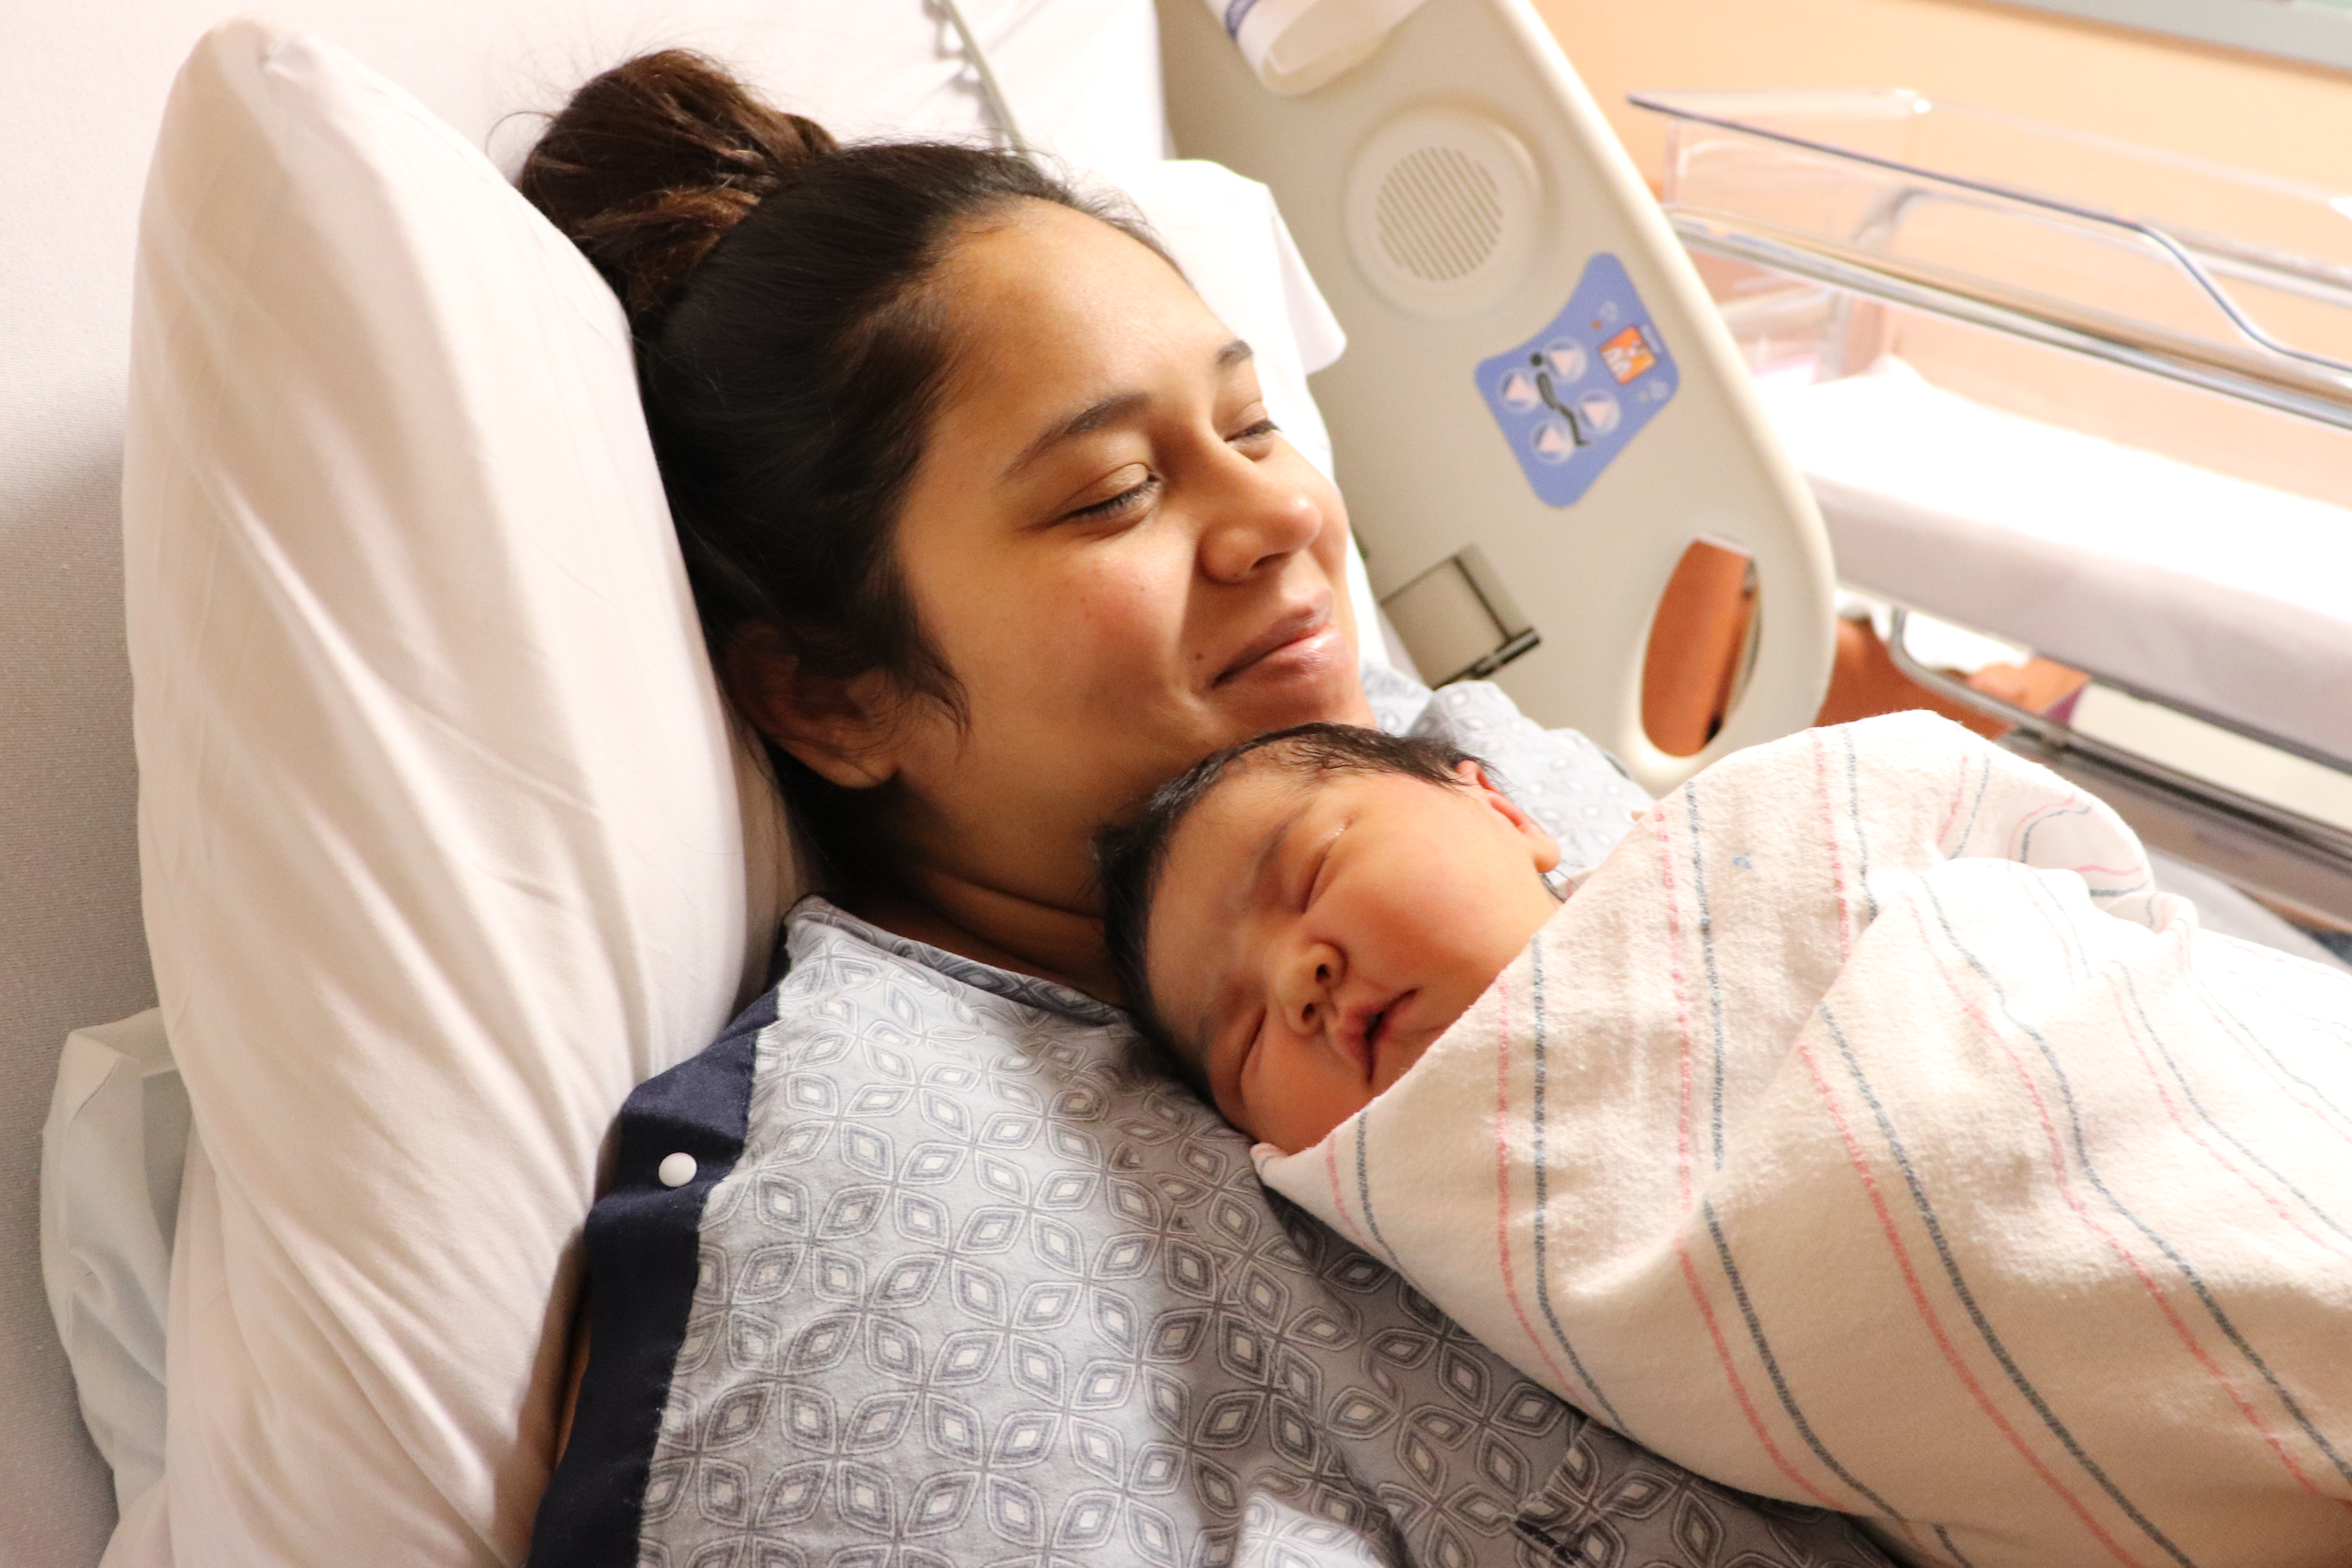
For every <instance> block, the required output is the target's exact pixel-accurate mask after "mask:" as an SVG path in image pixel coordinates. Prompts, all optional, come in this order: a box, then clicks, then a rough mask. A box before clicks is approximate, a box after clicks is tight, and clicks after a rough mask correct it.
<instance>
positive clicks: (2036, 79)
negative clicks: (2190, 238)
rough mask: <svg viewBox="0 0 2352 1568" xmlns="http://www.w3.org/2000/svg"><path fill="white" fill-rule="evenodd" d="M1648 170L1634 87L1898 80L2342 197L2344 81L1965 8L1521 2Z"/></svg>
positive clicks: (1948, 0) (2348, 180) (1824, 2)
mask: <svg viewBox="0 0 2352 1568" xmlns="http://www.w3.org/2000/svg"><path fill="white" fill-rule="evenodd" d="M1536 6H1537V9H1538V10H1539V11H1541V12H1542V13H1543V15H1544V16H1545V18H1546V19H1547V20H1548V21H1549V23H1550V24H1551V27H1552V31H1553V32H1554V33H1555V34H1556V35H1558V37H1559V40H1560V44H1561V46H1562V47H1564V48H1566V49H1567V51H1568V57H1569V58H1570V60H1572V61H1573V62H1575V65H1576V68H1577V70H1578V71H1579V72H1580V74H1581V75H1582V76H1583V78H1584V80H1585V83H1586V85H1587V86H1589V87H1590V88H1591V89H1592V92H1593V95H1594V96H1595V97H1596V98H1598V99H1600V100H1601V106H1602V107H1603V108H1604V109H1605V110H1607V111H1608V114H1609V118H1610V120H1611V123H1612V124H1613V125H1615V126H1616V128H1617V134H1618V135H1619V136H1620V137H1622V139H1623V140H1624V142H1625V145H1626V146H1627V147H1628V148H1629V149H1630V150H1631V151H1632V152H1633V161H1634V162H1636V163H1637V164H1639V165H1640V166H1641V169H1642V172H1643V174H1644V175H1646V176H1648V177H1649V178H1651V179H1653V180H1655V179H1656V178H1657V176H1658V173H1659V169H1660V160H1661V157H1662V155H1663V152H1664V141H1665V135H1664V120H1661V119H1660V118H1659V117H1658V116H1656V115H1654V114H1650V113H1647V112H1645V111H1643V110H1637V109H1634V108H1633V107H1632V106H1631V105H1629V104H1627V103H1626V102H1625V94H1626V93H1627V92H1628V91H1629V90H1631V89H1635V88H1727V87H1907V88H1913V89H1917V90H1919V91H1921V92H1925V93H1927V94H1929V95H1931V96H1942V97H1948V98H1951V99H1958V100H1959V101H1962V102H1967V103H1971V104H1975V105H1978V106H1979V107H1982V108H1986V109H1998V110H2008V111H2009V112H2011V113H2014V114H2025V115H2032V116H2033V117H2034V118H2036V119H2040V120H2053V121H2056V122H2058V123H2061V124H2065V125H2072V126H2075V127H2078V128H2080V129H2083V130H2086V131H2101V132H2104V133H2105V134H2107V135H2111V136H2120V137H2125V138H2127V139H2129V140H2131V141H2140V142H2145V143H2147V144H2148V145H2150V146H2156V147H2165V148H2169V149H2171V150H2173V151H2175V152H2186V153H2189V154H2192V155H2195V156H2199V157H2203V158H2210V159H2212V160H2214V161H2216V162H2223V163H2231V164H2236V165H2238V166H2241V167H2244V168H2252V169H2262V170H2266V171H2268V172H2273V173H2276V174H2283V175H2286V176H2289V177H2291V178H2295V179H2301V180H2307V181H2310V182H2312V183H2317V184H2324V185H2328V186H2332V187H2334V188H2336V189H2338V190H2352V74H2347V73H2344V72H2339V71H2334V70H2326V69H2321V68H2316V67H2305V66H2298V65H2295V64H2293V63H2291V62H2288V61H2284V60H2273V59H2270V58H2268V57H2263V56H2256V55H2242V54H2236V53H2233V52H2231V51H2229V50H2224V49H2219V48H2212V47H2206V46H2203V45H2199V44H2192V43H2188V42H2185V41H2175V40H2172V39H2168V38H2164V37H2158V36H2157V35H2154V34H2140V33H2134V32H2130V31H2127V30H2125V29H2122V28H2115V27H2105V26H2099V25H2097V24H2095V23H2087V22H2074V21H2070V20H2067V19H2064V18H2062V17H2059V16H2049V15H2046V14H2042V13H2038V12H2032V11H2025V10H2015V9H2011V8H2010V7H2007V6H2002V5H1975V4H1969V3H1966V0H1536Z"/></svg>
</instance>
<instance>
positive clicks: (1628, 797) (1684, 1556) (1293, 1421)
mask: <svg viewBox="0 0 2352 1568" xmlns="http://www.w3.org/2000/svg"><path fill="white" fill-rule="evenodd" d="M1373 691H1374V695H1375V697H1376V700H1377V702H1378V706H1379V707H1380V710H1381V719H1382V723H1383V727H1387V728H1390V729H1391V730H1404V729H1407V728H1412V729H1415V730H1417V731H1419V732H1421V733H1425V734H1434V735H1439V736H1442V737H1444V738H1447V739H1450V740H1452V741H1454V743H1455V744H1457V745H1460V746H1462V747H1465V749H1468V750H1472V751H1475V752H1477V753H1479V754H1480V755H1482V756H1485V757H1486V758H1488V759H1489V760H1490V761H1491V762H1493V763H1494V764H1496V768H1497V769H1498V771H1499V772H1500V773H1501V774H1502V776H1503V779H1504V780H1505V782H1506V784H1507V787H1509V788H1510V789H1512V790H1513V791H1514V793H1515V794H1517V796H1518V798H1519V799H1520V800H1522V801H1523V803H1525V804H1526V805H1527V806H1528V810H1530V813H1531V814H1532V815H1534V816H1536V817H1537V818H1538V820H1540V821H1543V822H1544V824H1545V826H1546V827H1547V828H1548V829H1549V830H1550V831H1552V832H1553V833H1554V834H1555V835H1556V836H1558V837H1559V839H1560V840H1561V841H1562V843H1563V846H1564V847H1565V848H1566V849H1567V851H1568V853H1569V859H1570V863H1572V864H1579V863H1590V862H1591V861H1593V860H1597V859H1598V858H1599V857H1600V856H1601V854H1602V853H1604V852H1606V851H1607V849H1608V848H1609V847H1610V845H1611V844H1612V843H1613V842H1614V841H1615V840H1616V838H1617V837H1618V835H1619V833H1620V832H1621V831H1622V828H1623V826H1624V824H1625V823H1626V822H1627V821H1629V820H1630V818H1631V816H1632V814H1633V811H1634V810H1638V809H1640V808H1641V807H1642V806H1643V805H1644V804H1646V802H1645V800H1643V796H1642V795H1641V794H1640V792H1639V791H1638V790H1636V789H1634V788H1633V786H1632V785H1631V784H1630V783H1628V782H1626V781H1625V779H1623V777H1622V774H1620V773H1619V772H1618V771H1617V770H1616V769H1615V768H1614V766H1613V765H1612V763H1611V762H1610V761H1609V760H1608V758H1606V757H1605V755H1604V754H1602V753H1601V752H1600V751H1599V749H1598V748H1597V747H1592V746H1591V743H1590V742H1588V741H1585V740H1584V739H1583V738H1582V737H1578V736H1574V735H1571V734H1565V733H1560V734H1547V733H1546V732H1544V731H1542V730H1540V729H1538V727H1535V726H1534V725H1532V724H1530V723H1529V722H1528V721H1527V720H1526V719H1524V718H1522V717H1521V716H1519V715H1518V714H1517V710H1516V709H1515V708H1513V707H1512V706H1511V705H1510V704H1509V702H1508V700H1507V699H1506V698H1504V697H1503V696H1502V695H1501V693H1499V692H1498V691H1496V690H1495V689H1494V688H1493V687H1490V686H1475V685H1473V686H1460V687H1453V688H1448V689H1447V690H1445V691H1444V692H1441V693H1439V694H1437V695H1436V696H1435V697H1434V698H1433V699H1432V698H1431V697H1430V696H1429V694H1427V693H1426V692H1423V691H1422V690H1421V688H1419V687H1418V686H1412V685H1411V684H1410V683H1405V682H1402V680H1396V681H1376V682H1375V683H1374V684H1373ZM788 948H789V954H790V967H789V970H788V971H787V973H786V975H785V977H784V978H783V979H782V983H781V984H780V985H779V986H778V987H777V988H775V990H774V991H772V993H771V994H770V996H769V997H768V998H764V999H763V1000H762V1002H761V1003H760V1004H759V1005H757V1006H755V1007H754V1008H753V1009H751V1010H750V1011H749V1012H748V1013H747V1014H746V1015H745V1016H744V1018H743V1019H740V1020H739V1021H738V1023H737V1024H736V1025H735V1026H734V1028H733V1029H731V1030H730V1031H729V1034H728V1035H727V1036H726V1037H725V1038H723V1039H722V1040H719V1042H718V1043H717V1044H715V1045H713V1046H712V1047H711V1048H710V1050H709V1051H706V1052H705V1053H704V1054H703V1055H702V1056H701V1057H698V1058H697V1059H696V1060H695V1061H693V1062H689V1063H687V1064H685V1065H683V1066H681V1067H680V1068H678V1069H677V1070H675V1071H673V1072H672V1073H669V1074H665V1075H664V1076H663V1077H662V1078H659V1079H656V1080H654V1081H653V1082H650V1083H648V1084H646V1086H644V1088H642V1089H640V1091H639V1092H638V1093H637V1095H636V1096H635V1097H633V1099H632V1101H631V1103H630V1107H629V1110H628V1111H626V1112H625V1113H624V1115H623V1119H622V1127H621V1137H620V1154H619V1160H618V1165H619V1170H618V1176H617V1178H616V1184H615V1186H614V1191H613V1193H612V1195H611V1196H610V1197H607V1198H606V1199H604V1201H603V1202H601V1203H600V1204H599V1206H598V1209H597V1214H596V1216H595V1217H594V1218H592V1220H591V1222H590V1238H589V1247H590V1270H591V1277H592V1281H593V1286H592V1288H593V1301H594V1305H595V1312H596V1318H595V1355H594V1360H593V1363H592V1365H591V1368H590V1372H589V1375H588V1379H587V1383H586V1385H585V1386H584V1387H583V1396H582V1403H581V1411H580V1416H579V1417H578V1421H577V1425H576V1426H575V1428H574V1434H573V1437H572V1446H571V1448H570V1449H568V1450H567V1452H566V1454H565V1457H564V1460H563V1463H562V1466H561V1467H560V1468H559V1469H558V1472H557V1475H556V1477H555V1479H554V1481H553V1483H552V1484H551V1487H550V1489H549V1491H548V1495H547V1500H546V1502H545V1503H544V1504H543V1505H542V1507H541V1515H540V1529H539V1532H538V1536H537V1539H536V1540H535V1542H534V1545H533V1552H532V1557H533V1560H534V1562H540V1563H612V1564H614V1565H616V1568H621V1565H626V1564H633V1563H643V1564H648V1565H650V1564H660V1565H663V1568H803V1565H808V1568H814V1565H820V1564H822V1565H828V1568H950V1565H957V1568H963V1565H969V1568H983V1565H992V1568H1011V1565H1013V1564H1030V1565H1034V1568H1049V1565H1052V1564H1061V1563H1097V1562H1113V1563H1151V1564H1162V1563H1164V1564H1171V1565H1176V1564H1182V1565H1185V1568H1218V1565H1222V1564H1228V1563H1245V1564H1267V1565H1276V1564H1279V1565H1282V1568H1292V1565H1297V1568H1309V1565H1313V1568H1322V1565H1325V1564H1342V1563H1428V1564H1433V1565H1438V1564H1442V1565H1445V1568H1455V1565H1468V1564H1504V1563H1516V1564H1527V1565H1530V1568H1532V1565H1535V1564H1560V1565H1563V1568H1565V1565H1569V1564H1577V1565H1590V1568H1616V1565H1620V1564H1622V1565H1623V1568H1653V1565H1670V1568H1717V1565H1724V1568H1733V1565H1737V1568H1780V1565H1786V1568H1799V1565H1813V1564H1824V1565H1826V1564H1854V1565H1857V1568H1881V1565H1883V1564H1884V1563H1885V1559H1884V1558H1883V1557H1882V1556H1880V1554H1879V1553H1878V1552H1877V1551H1876V1549H1875V1548H1874V1547H1872V1546H1870V1545H1869V1544H1868V1543H1866V1542H1864V1540H1863V1539H1862V1538H1861V1537H1860V1536H1859V1535H1858V1534H1856V1533H1855V1532H1854V1531H1853V1530H1852V1529H1851V1527H1849V1526H1848V1525H1847V1523H1846V1521H1843V1519H1842V1518H1839V1517H1838V1516H1835V1515H1827V1514H1822V1513H1819V1512H1815V1511H1806V1510H1800V1509H1793V1508H1789V1507H1786V1506H1784V1505H1780V1504H1767V1503H1759V1502H1758V1501H1756V1500H1752V1499H1749V1498H1746V1497H1744V1496H1741V1495H1739V1494H1737V1493H1733V1492H1730V1491H1727V1490H1724V1489H1721V1488H1718V1487H1716V1486H1713V1485H1711V1484H1710V1483H1707V1482H1706V1481H1703V1480H1700V1479H1697V1478H1696V1477H1694V1476H1692V1475H1690V1474H1689V1473H1687V1472H1685V1471H1683V1470H1680V1469H1676V1468H1675V1466H1673V1465H1672V1464H1670V1463H1668V1462H1666V1461H1665V1460H1664V1459H1661V1458H1656V1457H1654V1456H1653V1455H1651V1454H1649V1453H1647V1452H1646V1451H1644V1450H1643V1449H1641V1448H1636V1447H1634V1446H1633V1445H1632V1444H1631V1443H1629V1442H1627V1441H1626V1440H1624V1439H1623V1438H1622V1437H1618V1436H1617V1435H1616V1434H1615V1433H1613V1432H1612V1431H1610V1430H1608V1429H1607V1428H1605V1427H1601V1425H1599V1424H1598V1423H1596V1422H1594V1421H1591V1420H1590V1419H1589V1418H1587V1417H1586V1416H1583V1415H1581V1414H1580V1413H1579V1412H1578V1411H1576V1410H1574V1409H1572V1408H1570V1406H1566V1405H1563V1404H1561V1403H1560V1402H1559V1400H1557V1399H1555V1398H1554V1397H1553V1396H1550V1395H1549V1394H1548V1393H1545V1392H1543V1391H1542V1390H1540V1389H1538V1388H1537V1387H1536V1386H1534V1385H1531V1384H1529V1383H1528V1382H1527V1381H1526V1380H1524V1379H1522V1378H1521V1377H1519V1376H1518V1375H1517V1373H1515V1372H1514V1371H1513V1370H1512V1369H1511V1368H1510V1367H1509V1366H1508V1365H1507V1364H1506V1363H1504V1362H1502V1361H1501V1360H1499V1359H1497V1358H1496V1357H1495V1356H1493V1355H1492V1354H1488V1353H1487V1352H1486V1350H1485V1349H1484V1347H1482V1346H1480V1345H1479V1344H1478V1343H1475V1341H1473V1340H1471V1339H1469V1338H1468V1337H1467V1336H1465V1334H1464V1333H1463V1332H1462V1331H1461V1330H1460V1329H1459V1328H1457V1327H1455V1326H1454V1324H1453V1323H1452V1322H1450V1321H1448V1320H1447V1319H1446V1318H1445V1317H1444V1314H1442V1313H1441V1312H1438V1311H1437V1310H1436V1309H1435V1308H1434V1307H1433V1306H1432V1305H1431V1304H1430V1303H1429V1302H1428V1301H1426V1300H1425V1299H1423V1297H1422V1296H1421V1295H1420V1294H1419V1293H1418V1292H1416V1291H1413V1290H1412V1289H1411V1288H1410V1287H1409V1286H1407V1285H1405V1284H1404V1283H1403V1281H1401V1280H1400V1279H1399V1278H1398V1277H1397V1276H1396V1275H1395V1274H1393V1273H1391V1271H1390V1270H1388V1269H1387V1268H1385V1267H1384V1266H1382V1265H1381V1263H1379V1262H1377V1261H1375V1260H1373V1259H1371V1258H1370V1257H1369V1256H1367V1255H1366V1254H1364V1253H1363V1252H1360V1251H1359V1250H1357V1249H1354V1248H1353V1247H1351V1246H1349V1245H1348V1244H1347V1243H1345V1242H1344V1241H1342V1240H1340V1239H1339V1238H1338V1237H1336V1236H1335V1235H1333V1234H1332V1233H1330V1232H1329V1231H1327V1230H1325V1229H1324V1228H1322V1227H1321V1226H1319V1225H1318V1224H1317V1223H1315V1222H1314V1221H1313V1220H1311V1219H1309V1218H1307V1217H1306V1216H1305V1215H1304V1214H1303V1213H1301V1212H1300V1211H1299V1210H1297V1209H1296V1208H1293V1207H1291V1206H1290V1205H1288V1204H1287V1203H1286V1202H1285V1201H1284V1200H1283V1199H1281V1198H1279V1197H1272V1196H1270V1195H1269V1194H1268V1193H1267V1192H1266V1191H1265V1188H1263V1187H1262V1186H1260V1185H1259V1184H1258V1181H1257V1177H1256V1175H1255V1171H1254V1169H1253V1168H1252V1166H1251V1162H1250V1155H1249V1148H1250V1145H1249V1140H1248V1139H1247V1138H1246V1137H1244V1135H1243V1134H1239V1133H1237V1132H1235V1131H1234V1130H1233V1129H1232V1128H1230V1127H1228V1126H1226V1125H1225V1124H1223V1122H1222V1121H1221V1120H1220V1119H1219V1118H1218V1117H1217V1116H1216V1114H1215V1113H1213V1112H1212V1111H1211V1110H1209V1109H1208V1108H1206V1107H1205V1106H1203V1105H1202V1103H1200V1102H1199V1101H1198V1100H1196V1099H1195V1098H1194V1097H1193V1096H1192V1094H1191V1093H1190V1092H1187V1091H1186V1090H1184V1089H1182V1088H1181V1087H1179V1086H1177V1085H1175V1084H1173V1083H1171V1082H1167V1081H1165V1080H1164V1079H1162V1078H1160V1077H1158V1076H1156V1075H1154V1074H1153V1073H1151V1072H1150V1071H1149V1070H1148V1069H1147V1068H1146V1067H1145V1066H1144V1065H1143V1064H1142V1059H1141V1055H1140V1052H1139V1049H1138V1045H1137V1040H1136V1037H1135V1035H1134V1033H1133V1031H1132V1030H1131V1029H1130V1028H1129V1025H1128V1023H1127V1021H1126V1019H1125V1017H1124V1016H1123V1015H1122V1014H1121V1013H1119V1012H1118V1010H1117V1009H1112V1008H1109V1007H1107V1006H1105V1005H1103V1004H1101V1003H1099V1002H1097V1001H1094V1000H1092V999H1091V998H1087V997H1084V996H1082V995H1079V994H1078V993H1076V992H1074V991H1071V990H1068V989H1066V988H1062V987H1059V986H1055V985H1052V984H1048V983H1046V982H1044V981H1041V980H1036V979H1032V978H1028V977H1022V976H1017V975H1013V974H1009V973H1006V972H1005V971H1003V970H1000V969H996V968H992V967H988V966H986V965H982V964H977V963H973V962H971V961H969V960H966V959H962V958H959V957H956V956H951V955H950V954H947V953H944V952H941V951H940V950H938V949H936V948H933V947H929V946H924V945H923V944H920V943H917V942H911V941H907V940H905V939H903V938H900V937H897V936H891V935H889V934H888V933H886V932H883V931H881V930H878V929H877V928H876V927H874V926H872V925H867V924H866V923H865V922H863V921H860V920H858V919H856V918H855V917H853V916H851V915H846V914H845V913H843V912H842V911H840V910H838V909H835V908H834V907H833V906H832V905H830V904H825V903H824V902H823V901H822V900H818V899H811V900H808V901H805V902H804V903H803V904H802V905H801V906H800V907H799V908H798V909H797V910H795V911H794V913H793V917H792V920H791V923H790V925H789V928H788ZM680 1152H684V1153H688V1154H689V1155H692V1157H693V1158H694V1159H695V1160H696V1161H697V1167H696V1169H697V1174H696V1176H694V1178H693V1179H691V1180H690V1181H688V1182H687V1183H686V1184H685V1185H683V1186H679V1187H677V1188H676V1189H670V1188H667V1187H666V1186H664V1185H663V1184H662V1181H661V1177H660V1175H659V1171H660V1167H661V1164H662V1162H663V1160H664V1158H665V1156H666V1155H667V1156H668V1157H670V1158H671V1159H672V1161H673V1165H672V1174H676V1166H675V1156H676V1155H677V1154H678V1153H680Z"/></svg>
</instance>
